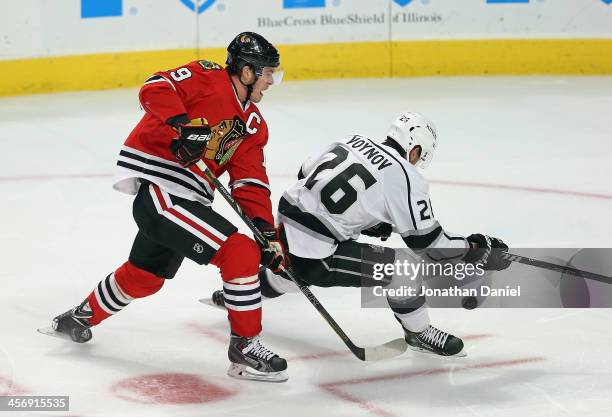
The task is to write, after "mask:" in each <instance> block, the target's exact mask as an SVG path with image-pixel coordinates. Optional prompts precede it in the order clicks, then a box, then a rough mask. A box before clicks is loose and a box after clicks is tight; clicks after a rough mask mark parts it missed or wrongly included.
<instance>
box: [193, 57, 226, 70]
mask: <svg viewBox="0 0 612 417" xmlns="http://www.w3.org/2000/svg"><path fill="white" fill-rule="evenodd" d="M198 63H199V64H200V66H201V67H202V69H203V70H204V71H212V70H221V69H223V68H221V65H219V64H217V63H216V62H212V61H207V60H205V59H203V60H201V61H198Z"/></svg>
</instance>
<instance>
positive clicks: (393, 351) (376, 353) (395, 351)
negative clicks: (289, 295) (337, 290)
mask: <svg viewBox="0 0 612 417" xmlns="http://www.w3.org/2000/svg"><path fill="white" fill-rule="evenodd" d="M196 165H197V167H198V168H199V169H200V170H201V171H202V172H203V173H204V175H206V177H208V179H209V180H210V181H211V182H212V183H213V184H214V185H215V187H217V190H219V192H220V193H221V195H222V196H223V198H224V199H225V201H227V202H228V203H229V205H230V206H231V207H232V208H233V209H234V211H235V212H236V213H237V214H238V215H239V216H240V218H241V219H242V221H244V222H245V223H246V225H247V226H248V228H249V229H251V232H253V236H255V240H257V243H259V244H260V245H261V246H264V247H267V246H268V245H269V242H268V239H266V237H265V236H264V235H263V234H262V233H261V231H260V230H259V229H258V228H257V227H255V225H254V224H253V221H252V220H251V219H249V218H248V217H247V216H246V215H244V214H243V213H242V209H241V208H240V206H239V205H238V203H236V201H235V200H234V198H233V197H232V196H231V194H230V193H229V191H227V189H226V188H225V187H224V186H223V184H221V182H219V180H218V179H217V177H216V176H215V174H213V173H212V172H211V171H210V170H209V169H208V167H207V166H206V164H204V162H203V161H202V160H199V161H198V162H197V163H196ZM281 272H284V273H285V274H286V275H287V276H288V277H289V279H291V281H293V283H294V284H295V285H297V286H298V288H299V289H300V291H302V293H303V294H304V295H305V296H306V298H308V301H310V303H311V304H312V305H313V306H314V308H316V309H317V311H318V312H319V314H321V316H323V318H324V319H325V321H326V322H327V324H329V325H330V327H331V328H332V329H333V330H334V332H336V334H337V335H338V336H339V337H340V339H342V341H343V342H344V344H345V345H346V346H347V347H348V348H349V350H350V351H351V352H353V354H354V355H355V356H356V357H357V358H359V359H361V360H362V361H377V360H381V359H388V358H393V357H395V356H398V355H401V354H402V353H404V352H405V351H406V348H407V347H408V345H407V344H406V341H405V340H404V339H403V338H402V339H394V340H391V341H390V342H387V343H384V344H382V345H379V346H371V347H359V346H357V345H355V344H354V343H353V342H352V341H351V339H350V338H349V337H348V336H347V335H346V333H344V331H343V330H342V328H341V327H340V326H339V325H338V323H336V321H335V320H334V318H333V317H332V316H331V315H330V314H329V313H328V312H327V310H326V309H325V307H323V305H322V304H321V303H320V302H319V300H318V299H317V297H315V295H314V294H313V293H312V292H311V291H310V288H308V287H307V286H305V285H303V284H301V283H300V281H299V280H298V279H297V278H296V273H295V272H294V271H293V268H291V266H289V267H287V268H283V267H282V266H281Z"/></svg>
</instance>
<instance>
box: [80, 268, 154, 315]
mask: <svg viewBox="0 0 612 417" xmlns="http://www.w3.org/2000/svg"><path fill="white" fill-rule="evenodd" d="M162 285H164V279H163V278H159V277H157V276H155V275H154V274H152V273H150V272H147V271H145V270H143V269H140V268H137V267H135V266H134V265H133V264H132V263H130V262H129V261H128V262H126V263H124V264H123V265H121V266H120V267H119V269H117V270H116V271H115V272H114V273H112V274H110V275H109V276H107V277H106V278H105V279H103V280H102V281H100V283H99V284H98V286H97V287H96V288H95V289H94V290H93V291H92V292H91V294H89V296H88V297H87V301H88V302H89V306H90V307H91V310H92V311H93V317H92V318H91V319H89V322H90V324H91V325H92V326H95V325H96V324H98V323H100V322H101V321H102V320H104V319H106V318H108V317H110V316H111V315H113V314H116V313H118V312H119V311H121V310H123V308H125V307H126V306H127V305H128V304H129V303H130V302H131V301H132V300H133V299H134V298H142V297H146V296H148V295H152V294H155V293H156V292H157V291H159V289H160V288H161V287H162Z"/></svg>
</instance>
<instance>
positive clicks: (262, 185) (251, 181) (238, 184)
mask: <svg viewBox="0 0 612 417" xmlns="http://www.w3.org/2000/svg"><path fill="white" fill-rule="evenodd" d="M245 185H254V186H256V187H260V188H264V189H266V190H268V192H269V191H270V185H269V184H266V183H265V182H263V181H261V180H258V179H256V178H242V179H240V180H236V181H234V182H233V183H231V184H230V188H231V189H232V191H233V190H235V189H237V188H240V187H244V186H245Z"/></svg>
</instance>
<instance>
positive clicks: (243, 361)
mask: <svg viewBox="0 0 612 417" xmlns="http://www.w3.org/2000/svg"><path fill="white" fill-rule="evenodd" d="M227 357H228V358H229V360H230V362H231V365H230V367H229V369H228V371H227V374H228V375H229V376H231V377H234V378H239V379H248V380H253V381H266V382H285V381H286V380H287V379H288V378H289V377H288V376H287V373H286V372H285V370H286V369H287V361H286V360H284V359H283V358H281V357H279V356H278V355H277V354H275V353H274V352H272V351H270V350H268V349H266V348H265V347H264V346H262V345H261V343H259V337H258V336H256V337H253V338H251V339H248V338H246V337H242V336H238V335H235V334H232V336H231V338H230V345H229V350H228V351H227Z"/></svg>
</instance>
